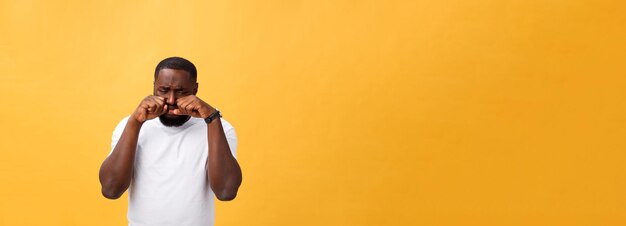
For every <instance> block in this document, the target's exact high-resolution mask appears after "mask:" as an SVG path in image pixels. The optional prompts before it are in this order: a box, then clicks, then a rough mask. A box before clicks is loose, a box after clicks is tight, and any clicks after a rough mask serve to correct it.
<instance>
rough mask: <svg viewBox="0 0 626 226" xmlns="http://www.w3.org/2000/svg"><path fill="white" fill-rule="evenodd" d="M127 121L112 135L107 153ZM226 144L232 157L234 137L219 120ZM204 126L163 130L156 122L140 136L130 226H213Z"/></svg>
mask: <svg viewBox="0 0 626 226" xmlns="http://www.w3.org/2000/svg"><path fill="white" fill-rule="evenodd" d="M127 121H128V117H126V118H124V119H122V121H120V123H119V124H118V125H117V127H116V128H115V131H113V139H112V140H113V141H112V142H111V152H113V148H115V145H116V144H117V141H118V140H119V139H120V136H121V135H122V132H123V131H124V127H126V122H127ZM221 121H222V127H223V128H224V133H225V134H226V139H227V140H228V145H229V147H230V150H231V152H232V154H233V156H236V155H235V153H236V150H237V135H236V134H235V129H234V128H233V127H232V125H230V123H228V122H227V121H226V120H224V119H221ZM207 158H208V140H207V125H206V123H205V122H204V120H203V119H199V118H191V119H189V121H187V122H185V124H183V125H182V126H179V127H167V126H165V125H163V124H162V123H161V121H160V120H159V119H158V118H155V119H152V120H148V121H146V122H144V124H143V126H142V127H141V130H140V131H139V139H138V141H137V152H136V154H135V167H134V174H133V178H132V181H131V184H130V187H129V195H128V197H129V199H128V225H130V226H145V225H150V226H166V225H167V226H211V225H213V222H214V216H215V214H214V209H215V204H214V202H213V196H214V194H213V191H212V190H211V187H210V186H209V183H208V179H207Z"/></svg>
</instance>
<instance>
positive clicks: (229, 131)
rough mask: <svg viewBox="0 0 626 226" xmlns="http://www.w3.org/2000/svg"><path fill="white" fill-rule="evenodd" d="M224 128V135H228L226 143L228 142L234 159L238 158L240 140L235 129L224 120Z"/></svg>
mask: <svg viewBox="0 0 626 226" xmlns="http://www.w3.org/2000/svg"><path fill="white" fill-rule="evenodd" d="M222 127H223V128H224V135H226V141H227V142H228V147H229V148H230V152H231V153H232V154H233V157H235V158H237V145H238V140H237V133H235V128H233V126H232V125H231V124H230V123H228V122H227V121H226V120H224V119H222Z"/></svg>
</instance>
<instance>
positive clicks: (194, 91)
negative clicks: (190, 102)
mask: <svg viewBox="0 0 626 226" xmlns="http://www.w3.org/2000/svg"><path fill="white" fill-rule="evenodd" d="M197 93H198V83H197V82H196V86H195V87H194V88H193V95H196V94H197Z"/></svg>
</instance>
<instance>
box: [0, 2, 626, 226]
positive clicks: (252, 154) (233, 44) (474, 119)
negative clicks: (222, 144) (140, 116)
mask: <svg viewBox="0 0 626 226" xmlns="http://www.w3.org/2000/svg"><path fill="white" fill-rule="evenodd" d="M625 12H626V3H624V1H617V0H613V1H611V0H602V1H593V0H554V1H536V0H509V1H502V0H476V1H468V0H442V1H434V0H431V1H382V0H379V1H347V0H321V1H286V0H283V1H261V0H249V1H237V0H235V1H191V2H182V1H172V2H167V1H154V2H152V1H91V2H89V1H0V32H1V33H0V93H1V94H2V96H1V97H2V103H1V106H2V110H1V112H2V113H1V117H0V120H2V121H1V123H0V125H1V127H2V129H1V130H0V137H1V139H2V142H0V150H1V152H0V183H1V184H0V185H1V186H0V197H1V199H0V225H7V226H8V225H124V224H126V206H127V200H126V195H125V196H124V197H123V198H121V199H119V200H116V201H110V200H107V199H105V198H103V197H102V196H101V195H100V186H99V183H98V176H97V175H98V169H99V166H100V163H101V162H102V160H103V159H104V158H105V157H106V155H107V153H108V152H109V149H110V148H109V145H110V136H111V132H112V130H113V128H114V126H115V125H116V124H117V123H118V121H119V120H120V119H121V118H123V117H124V116H126V115H128V114H130V113H131V112H132V111H133V110H134V108H135V107H136V106H137V104H138V103H139V101H140V100H141V99H142V98H143V97H144V96H146V95H148V94H151V92H152V88H151V87H152V73H153V70H154V67H155V65H156V64H157V63H158V61H160V60H161V59H163V58H165V57H169V56H183V57H185V58H188V59H189V60H191V61H192V62H194V63H195V64H196V66H197V67H198V70H199V83H200V91H199V96H200V97H201V98H203V99H204V100H206V101H207V102H209V103H210V104H212V105H214V106H217V107H218V108H220V109H221V110H222V111H223V113H224V115H225V118H226V119H227V120H229V121H230V122H231V123H232V124H233V125H234V126H235V128H236V129H237V132H238V135H239V139H240V145H239V151H238V153H239V155H238V158H239V161H240V164H241V165H242V167H243V172H244V181H243V185H242V186H241V190H240V193H239V196H238V197H237V199H236V200H235V201H233V202H228V203H218V206H217V211H216V217H217V224H216V225H222V226H224V225H311V226H313V225H316V226H317V225H325V226H334V225H337V226H339V225H626V172H625V170H626V167H625V166H624V162H625V161H624V160H625V157H626V153H625V151H626V142H625V140H624V137H625V135H626V129H625V127H626V126H625V125H626V91H624V88H625V87H626V78H625V75H626V73H625V72H626V69H625V65H626V62H625V60H626V41H625V40H626V13H625Z"/></svg>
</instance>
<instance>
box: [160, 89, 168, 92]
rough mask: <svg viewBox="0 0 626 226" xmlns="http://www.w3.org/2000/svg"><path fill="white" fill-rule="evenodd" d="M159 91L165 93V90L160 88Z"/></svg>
mask: <svg viewBox="0 0 626 226" xmlns="http://www.w3.org/2000/svg"><path fill="white" fill-rule="evenodd" d="M159 92H162V93H167V90H164V89H160V90H159Z"/></svg>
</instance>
